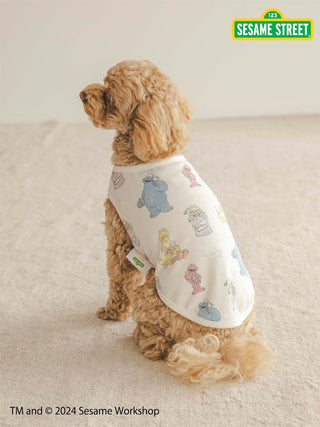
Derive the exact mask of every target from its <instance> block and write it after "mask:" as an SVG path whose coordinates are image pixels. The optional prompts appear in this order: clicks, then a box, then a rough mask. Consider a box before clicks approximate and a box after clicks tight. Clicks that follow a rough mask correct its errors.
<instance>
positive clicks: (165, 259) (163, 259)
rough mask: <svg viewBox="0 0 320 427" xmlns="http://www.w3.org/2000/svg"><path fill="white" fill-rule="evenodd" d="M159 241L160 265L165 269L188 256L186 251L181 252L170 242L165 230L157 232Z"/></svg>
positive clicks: (177, 246)
mask: <svg viewBox="0 0 320 427" xmlns="http://www.w3.org/2000/svg"><path fill="white" fill-rule="evenodd" d="M159 240H160V244H161V251H160V264H161V265H163V266H164V267H165V268H166V267H168V265H172V264H173V263H175V262H176V261H178V260H181V259H184V258H186V257H187V256H188V254H189V251H188V249H183V250H181V248H180V246H179V245H177V244H176V243H175V242H172V241H170V234H169V232H168V230H166V229H165V228H163V229H162V230H160V231H159Z"/></svg>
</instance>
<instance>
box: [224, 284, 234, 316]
mask: <svg viewBox="0 0 320 427" xmlns="http://www.w3.org/2000/svg"><path fill="white" fill-rule="evenodd" d="M224 286H226V287H227V291H228V294H229V295H230V299H231V302H232V307H233V310H235V309H236V308H235V300H236V288H235V287H234V284H233V283H232V280H231V279H228V280H227V281H226V282H225V284H224Z"/></svg>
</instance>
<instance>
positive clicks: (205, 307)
mask: <svg viewBox="0 0 320 427" xmlns="http://www.w3.org/2000/svg"><path fill="white" fill-rule="evenodd" d="M198 307H199V312H198V316H199V317H202V318H203V319H206V320H212V321H213V322H218V321H219V320H221V313H220V311H219V310H218V309H217V308H215V307H214V306H213V304H211V302H209V300H208V299H205V300H203V301H201V302H200V304H199V306H198Z"/></svg>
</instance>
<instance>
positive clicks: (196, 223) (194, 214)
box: [184, 205, 212, 237]
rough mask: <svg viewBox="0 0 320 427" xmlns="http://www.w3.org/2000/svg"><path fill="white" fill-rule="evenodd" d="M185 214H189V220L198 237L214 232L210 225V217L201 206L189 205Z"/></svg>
mask: <svg viewBox="0 0 320 427" xmlns="http://www.w3.org/2000/svg"><path fill="white" fill-rule="evenodd" d="M184 214H185V215H188V221H189V222H190V224H191V225H192V227H193V229H194V231H195V235H196V237H203V236H207V235H208V234H210V233H212V228H211V227H210V225H209V222H208V217H207V215H206V214H205V212H203V211H202V210H201V209H200V208H199V206H196V205H192V206H189V207H188V208H187V209H186V210H185V211H184Z"/></svg>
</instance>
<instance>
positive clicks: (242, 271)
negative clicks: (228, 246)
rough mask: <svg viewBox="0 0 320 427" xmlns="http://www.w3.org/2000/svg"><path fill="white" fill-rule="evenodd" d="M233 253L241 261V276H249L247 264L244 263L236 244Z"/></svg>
mask: <svg viewBox="0 0 320 427" xmlns="http://www.w3.org/2000/svg"><path fill="white" fill-rule="evenodd" d="M231 255H232V257H233V258H235V259H236V260H237V261H238V263H239V267H240V274H241V276H249V274H248V271H247V269H246V267H245V265H244V264H243V261H242V258H241V254H240V251H239V249H238V246H237V245H235V247H234V249H233V251H232V252H231Z"/></svg>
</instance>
